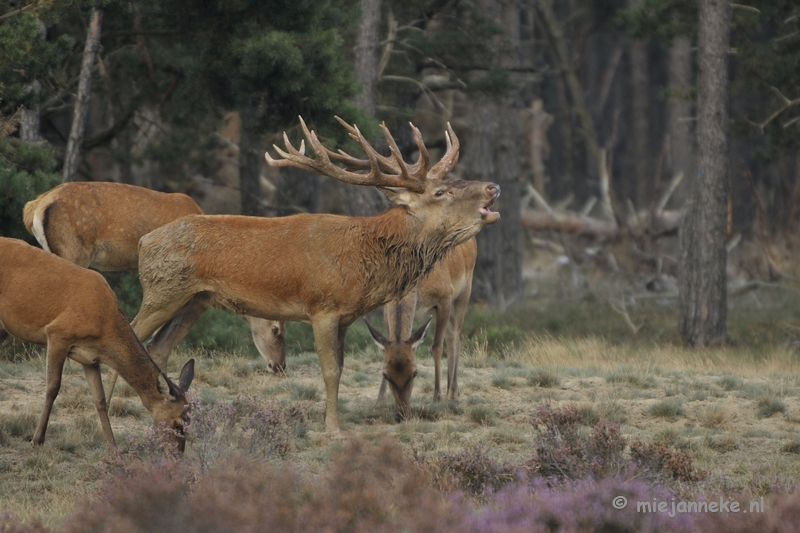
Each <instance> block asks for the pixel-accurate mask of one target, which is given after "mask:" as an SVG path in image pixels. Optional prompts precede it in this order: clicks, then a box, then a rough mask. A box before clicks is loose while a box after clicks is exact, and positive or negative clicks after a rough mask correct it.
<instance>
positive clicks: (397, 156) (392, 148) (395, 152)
mask: <svg viewBox="0 0 800 533" xmlns="http://www.w3.org/2000/svg"><path fill="white" fill-rule="evenodd" d="M381 129H382V130H383V136H384V137H386V142H387V143H388V144H389V152H391V154H392V157H394V160H395V162H396V163H397V167H398V170H399V171H400V176H402V178H403V179H404V180H409V181H414V180H413V179H412V177H411V176H409V175H408V165H406V162H405V161H403V155H402V154H401V153H400V148H398V147H397V143H396V142H394V137H392V134H391V133H389V128H387V127H386V122H381Z"/></svg>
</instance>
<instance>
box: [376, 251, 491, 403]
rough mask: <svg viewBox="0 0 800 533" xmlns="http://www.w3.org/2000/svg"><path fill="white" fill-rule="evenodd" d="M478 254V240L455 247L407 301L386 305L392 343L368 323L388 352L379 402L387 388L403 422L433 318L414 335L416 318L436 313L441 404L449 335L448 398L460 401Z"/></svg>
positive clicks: (434, 348)
mask: <svg viewBox="0 0 800 533" xmlns="http://www.w3.org/2000/svg"><path fill="white" fill-rule="evenodd" d="M477 256H478V244H477V242H476V241H475V239H474V238H472V239H470V240H468V241H467V242H465V243H463V244H460V245H458V246H456V247H455V248H453V249H452V250H451V251H450V253H448V254H447V256H446V257H445V258H444V259H442V261H441V262H439V263H437V264H436V266H435V267H434V268H433V270H431V272H430V273H429V274H428V275H427V276H425V277H424V278H422V280H420V282H419V284H418V285H417V286H416V287H415V288H414V289H412V290H411V291H410V292H409V293H408V294H406V296H405V297H404V298H403V299H402V300H396V301H394V302H390V303H388V304H386V305H385V306H384V307H383V322H384V324H385V325H386V329H387V332H388V336H389V337H388V339H387V338H386V337H384V336H383V335H382V334H381V333H380V332H379V331H377V330H376V329H375V328H373V327H372V325H371V324H370V323H369V322H367V327H369V331H370V333H371V334H372V338H373V339H375V342H376V343H377V344H378V346H380V347H381V349H382V350H383V352H384V363H383V381H381V389H380V392H379V393H378V401H381V400H383V398H384V396H385V394H386V384H387V383H388V384H389V388H390V389H391V391H392V395H393V396H394V400H395V407H396V409H397V416H398V418H405V417H407V416H408V415H409V414H410V412H411V405H410V401H411V391H412V389H413V387H414V378H415V377H416V375H417V365H416V363H415V361H414V359H415V357H414V352H415V351H416V349H417V347H418V346H419V345H420V344H422V340H424V337H425V332H426V331H427V328H428V324H430V319H428V322H426V323H425V325H424V326H422V327H421V328H420V329H418V330H417V331H416V332H414V334H413V335H412V334H411V329H412V325H413V323H414V318H416V317H420V316H424V315H426V314H428V313H432V314H433V318H435V319H436V332H435V334H434V336H433V345H432V346H431V353H432V355H433V362H434V389H433V401H435V402H438V401H440V400H441V389H440V387H439V382H440V368H441V360H442V351H443V341H444V340H445V331H446V332H447V397H448V398H449V399H451V400H455V399H458V359H459V355H460V354H461V328H462V327H463V325H464V315H466V313H467V306H468V305H469V297H470V294H471V293H472V271H473V270H474V269H475V259H476V258H477Z"/></svg>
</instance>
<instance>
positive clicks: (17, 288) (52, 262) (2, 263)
mask: <svg viewBox="0 0 800 533" xmlns="http://www.w3.org/2000/svg"><path fill="white" fill-rule="evenodd" d="M9 333H10V334H11V335H13V336H14V337H17V338H18V339H21V340H24V341H28V342H33V343H35V344H43V345H46V346H47V361H46V368H47V389H46V393H45V402H44V410H43V411H42V415H41V417H40V418H39V425H38V426H37V427H36V433H34V435H33V444H35V445H41V444H43V443H44V435H45V431H46V430H47V422H48V420H49V418H50V412H51V410H52V408H53V402H55V399H56V396H58V391H59V389H60V387H61V374H62V372H63V370H64V363H65V361H66V360H67V357H69V358H70V359H72V360H74V361H77V362H78V363H80V364H81V365H82V366H83V371H84V373H85V375H86V381H87V382H88V383H89V389H90V390H91V391H92V396H93V398H94V405H95V408H96V409H97V414H98V415H99V416H100V425H101V426H102V428H103V436H104V437H105V440H106V443H107V445H108V447H109V448H110V449H114V448H115V447H116V445H115V443H114V434H113V433H112V431H111V424H110V423H109V421H108V410H107V407H106V399H105V394H104V392H103V383H102V381H101V378H100V365H101V364H103V365H107V366H109V367H111V368H112V369H114V370H116V371H117V372H119V374H120V375H121V376H122V378H123V379H124V380H125V381H127V382H128V383H129V384H130V386H131V387H132V388H133V390H134V391H136V393H137V394H138V395H139V398H141V400H142V404H143V405H144V406H145V408H147V410H148V411H150V412H151V413H152V415H153V423H154V424H155V425H156V426H165V427H167V428H170V429H172V430H173V432H172V435H171V437H170V438H171V439H172V440H173V441H174V442H175V444H176V445H177V446H178V449H179V450H180V451H183V449H184V446H185V438H184V436H183V431H184V425H185V424H186V418H187V416H188V412H187V410H186V407H187V404H188V402H187V400H186V394H185V392H186V389H187V388H188V387H189V385H190V384H191V382H192V378H193V377H194V360H193V359H190V360H189V362H187V363H186V365H184V367H183V370H182V371H181V376H180V380H179V383H178V384H177V385H176V384H174V383H173V382H172V381H170V379H169V378H168V377H167V375H166V374H165V373H164V372H162V371H161V369H159V367H158V366H157V365H156V364H155V363H154V362H153V360H152V359H151V358H150V356H149V355H148V354H147V351H146V350H145V349H144V347H143V346H142V344H141V343H140V342H139V339H137V338H136V335H135V334H134V333H133V330H132V329H131V326H130V324H128V321H127V319H126V318H125V315H123V314H122V311H121V310H120V308H119V304H118V302H117V299H116V297H115V296H114V292H113V291H112V290H111V288H110V287H109V286H108V283H106V280H105V279H104V278H103V276H102V275H100V274H99V273H97V272H94V271H92V270H88V269H85V268H81V267H78V266H76V265H74V264H73V263H71V262H69V261H66V260H64V259H61V258H60V257H57V256H55V255H53V254H50V253H47V252H45V251H44V250H40V249H39V248H35V247H33V246H31V245H29V244H27V243H25V242H23V241H20V240H17V239H7V238H3V237H0V342H2V341H3V340H5V338H6V337H7V336H8V334H9Z"/></svg>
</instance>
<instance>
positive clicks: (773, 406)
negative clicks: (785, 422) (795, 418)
mask: <svg viewBox="0 0 800 533" xmlns="http://www.w3.org/2000/svg"><path fill="white" fill-rule="evenodd" d="M785 412H786V404H785V403H783V401H782V400H781V399H780V398H762V399H761V400H759V401H758V417H759V418H769V417H771V416H772V415H774V414H775V413H785Z"/></svg>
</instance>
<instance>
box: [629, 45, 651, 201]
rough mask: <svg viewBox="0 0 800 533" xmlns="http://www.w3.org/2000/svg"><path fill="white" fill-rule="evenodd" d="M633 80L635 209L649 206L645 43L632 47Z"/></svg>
mask: <svg viewBox="0 0 800 533" xmlns="http://www.w3.org/2000/svg"><path fill="white" fill-rule="evenodd" d="M630 58H631V77H632V80H631V81H632V84H633V139H632V140H633V157H634V162H633V167H634V179H635V180H636V184H635V185H636V187H635V190H636V207H637V208H639V209H644V208H646V207H647V206H648V205H649V203H650V194H651V191H650V189H651V175H650V168H649V167H650V165H649V155H650V154H649V151H648V150H647V139H648V120H647V113H648V110H649V107H648V102H647V48H646V42H645V41H644V40H642V39H637V40H635V41H634V42H633V43H632V44H631V48H630Z"/></svg>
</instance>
